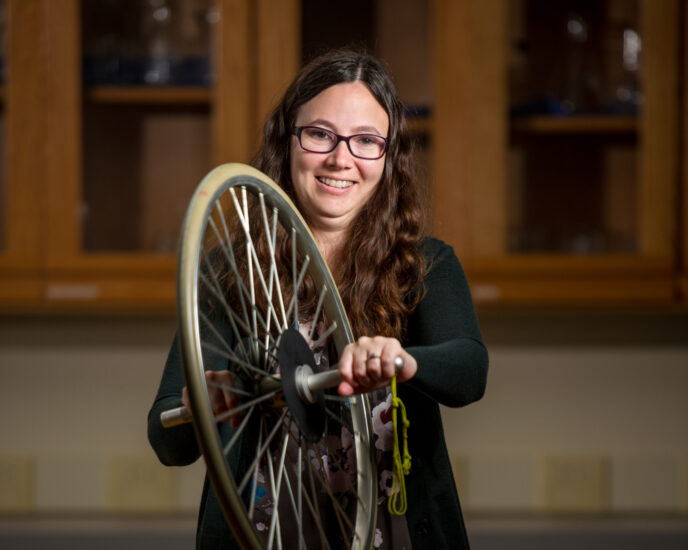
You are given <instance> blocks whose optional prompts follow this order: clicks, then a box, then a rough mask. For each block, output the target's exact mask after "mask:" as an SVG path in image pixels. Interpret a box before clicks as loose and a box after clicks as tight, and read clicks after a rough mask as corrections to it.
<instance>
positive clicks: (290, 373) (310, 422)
mask: <svg viewBox="0 0 688 550" xmlns="http://www.w3.org/2000/svg"><path fill="white" fill-rule="evenodd" d="M277 357H278V359H279V366H280V374H281V376H282V390H283V391H284V398H285V399H286V400H287V405H289V410H290V411H291V414H292V416H293V417H294V420H295V421H296V425H297V426H298V427H299V430H301V433H302V434H303V436H304V437H305V438H306V440H307V441H310V442H311V443H316V442H317V441H319V440H320V438H321V437H322V434H323V432H324V431H325V411H324V410H323V409H324V407H325V399H324V398H323V393H322V391H319V392H318V393H317V399H316V401H315V403H308V402H307V401H305V400H303V399H301V397H300V396H299V393H298V390H297V388H296V369H297V368H298V367H299V366H301V365H308V366H309V367H310V368H311V369H312V370H313V372H314V373H315V372H318V368H317V367H316V366H315V357H313V352H312V351H311V349H310V348H309V347H308V344H307V343H306V340H304V338H303V336H301V333H300V332H299V331H298V330H296V329H293V328H290V329H287V330H285V331H284V332H283V333H282V336H281V339H280V345H279V352H278V354H277Z"/></svg>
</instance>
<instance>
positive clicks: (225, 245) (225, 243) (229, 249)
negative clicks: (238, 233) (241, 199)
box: [209, 200, 249, 326]
mask: <svg viewBox="0 0 688 550" xmlns="http://www.w3.org/2000/svg"><path fill="white" fill-rule="evenodd" d="M215 205H216V210H217V212H218V216H219V218H220V221H221V222H222V230H223V233H224V236H225V239H224V240H223V239H222V237H221V236H220V232H219V231H218V229H217V226H216V225H215V221H214V220H213V218H212V217H210V218H209V222H210V226H211V228H212V230H213V232H214V233H215V236H216V237H217V239H218V241H219V242H220V246H221V247H222V250H223V252H224V254H225V259H226V260H227V263H228V264H229V265H230V267H231V268H232V271H233V272H234V281H235V283H236V284H237V286H238V287H239V292H238V294H239V296H238V298H239V303H240V304H241V311H242V313H243V316H244V322H245V324H246V325H247V326H248V324H249V320H248V311H247V309H246V301H245V299H244V294H248V291H247V289H246V287H245V285H244V281H243V279H242V278H241V275H240V274H239V268H238V267H237V264H236V259H235V258H234V247H233V245H232V239H231V237H230V236H229V229H228V227H227V221H226V220H225V216H224V213H223V212H222V208H221V207H220V201H219V200H218V201H217V202H216V203H215Z"/></svg>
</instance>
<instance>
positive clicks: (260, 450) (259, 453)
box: [238, 407, 288, 494]
mask: <svg viewBox="0 0 688 550" xmlns="http://www.w3.org/2000/svg"><path fill="white" fill-rule="evenodd" d="M287 411H288V409H287V408H286V407H285V408H284V411H282V415H281V416H280V417H279V419H278V420H277V422H275V427H274V428H273V429H272V431H271V432H270V435H269V436H268V438H267V440H266V441H265V443H264V444H263V446H262V447H261V446H260V445H259V448H258V450H257V452H256V456H255V458H254V459H253V462H252V463H251V466H250V467H249V471H250V470H252V469H253V467H254V465H255V464H258V463H259V462H260V459H261V458H262V457H263V454H264V453H265V449H267V447H268V445H270V442H271V441H272V440H273V439H274V437H275V435H276V434H277V430H278V429H279V428H280V427H281V425H282V419H283V418H284V417H285V415H286V414H287ZM249 477H250V476H248V475H245V476H244V479H242V480H241V483H240V484H239V488H238V492H239V494H241V493H243V492H244V489H245V488H246V483H247V482H248V479H249Z"/></svg>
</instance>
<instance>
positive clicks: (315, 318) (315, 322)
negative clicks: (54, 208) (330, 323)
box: [308, 285, 327, 342]
mask: <svg viewBox="0 0 688 550" xmlns="http://www.w3.org/2000/svg"><path fill="white" fill-rule="evenodd" d="M325 294H327V285H323V287H322V289H321V290H320V296H319V297H318V305H317V306H316V307H315V315H314V316H313V325H312V326H311V330H310V332H309V333H308V340H309V341H311V342H312V341H313V334H314V333H315V328H316V327H317V326H318V317H319V316H320V309H321V308H322V304H323V300H324V299H325Z"/></svg>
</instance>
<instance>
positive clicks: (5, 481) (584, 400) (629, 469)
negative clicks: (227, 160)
mask: <svg viewBox="0 0 688 550" xmlns="http://www.w3.org/2000/svg"><path fill="white" fill-rule="evenodd" d="M481 324H482V328H483V332H484V336H485V339H486V341H487V343H488V348H489V350H490V355H491V367H490V374H489V381H488V390H487V393H486V396H485V398H484V399H483V400H482V401H481V402H479V403H477V404H474V405H471V406H470V407H467V408H465V409H457V410H445V411H444V419H445V431H446V437H447V444H448V447H449V449H450V451H451V453H452V456H453V458H454V464H455V472H456V476H457V483H458V484H459V487H460V492H461V496H462V501H463V505H464V508H465V509H466V511H467V515H468V517H469V525H470V524H471V522H473V523H472V524H473V525H475V528H476V533H477V536H480V533H483V534H484V533H486V532H492V531H491V529H492V527H491V526H492V525H493V524H494V523H488V524H486V523H485V521H486V518H487V519H489V520H490V521H492V520H493V519H494V518H501V521H502V523H503V522H504V521H507V520H509V521H511V520H513V518H516V519H518V518H522V519H523V520H524V521H526V520H527V521H531V525H532V521H533V518H536V519H537V521H542V520H543V518H544V519H545V520H546V519H547V518H551V520H552V521H555V520H556V521H559V520H561V518H562V517H563V518H572V520H573V521H576V520H580V519H581V517H584V518H588V519H589V518H593V519H596V520H597V519H599V520H605V518H606V520H608V522H609V521H612V520H613V519H614V518H617V519H618V518H619V517H631V518H636V519H646V518H650V519H652V518H654V519H657V518H668V519H669V520H671V521H672V522H673V523H672V525H673V526H676V525H678V526H679V527H680V529H682V530H683V531H685V532H686V533H688V527H686V521H687V520H688V430H686V429H685V419H686V418H688V339H687V338H686V335H687V334H688V316H686V315H684V314H672V313H658V314H649V313H644V314H639V313H632V314H628V313H623V312H617V313H607V314H591V313H588V314H578V315H574V314H571V313H562V314H556V313H552V312H546V313H544V312H540V313H531V314H523V313H508V312H507V313H505V312H502V313H495V312H483V313H481ZM173 332H174V319H172V318H118V319H112V318H104V317H103V318H101V317H93V318H87V319H85V318H67V319H65V318H56V319H51V318H41V319H33V318H12V319H2V320H0V418H1V419H2V420H1V421H0V422H1V425H2V429H1V432H2V437H0V533H2V532H3V531H4V532H5V533H6V534H7V533H8V532H10V531H11V530H12V529H15V531H16V529H20V530H21V526H22V525H28V526H30V527H31V526H32V527H31V528H32V529H33V528H34V527H35V526H36V525H37V524H41V522H42V524H45V521H48V520H49V518H54V517H63V518H64V517H68V518H70V519H71V520H75V519H77V520H78V519H80V518H81V519H84V518H85V519H88V518H91V519H94V518H99V519H98V521H102V520H103V518H105V519H108V518H111V519H112V518H114V519H115V520H117V519H118V518H119V519H120V520H122V518H124V519H127V521H130V522H131V521H134V522H135V523H136V522H140V521H141V520H142V518H143V519H145V518H149V519H150V520H151V521H153V520H154V519H156V518H157V519H159V518H161V517H162V518H168V517H169V518H172V519H173V523H174V524H175V525H177V528H180V526H184V529H187V530H188V532H187V534H188V535H189V536H190V534H191V533H192V532H193V529H194V522H193V519H194V516H195V513H196V509H197V503H198V499H199V494H200V484H201V480H202V476H203V467H202V464H200V463H199V464H197V465H195V466H193V467H190V468H185V469H170V468H164V467H162V466H160V465H158V464H157V463H156V461H155V458H154V457H153V454H152V451H151V450H150V448H149V446H148V442H147V440H146V415H147V412H148V408H149V406H150V403H151V401H152V398H153V395H154V393H155V391H156V388H157V383H158V380H159V377H160V374H161V368H162V364H163V363H164V360H165V356H166V354H167V349H168V346H169V343H170V340H171V338H172V334H173ZM410 420H411V421H412V422H420V421H422V420H421V419H413V418H411V419H410ZM581 513H582V514H583V516H581ZM629 515H630V516H629ZM46 518H48V519H46ZM471 518H473V519H471ZM509 518H511V519H509ZM39 520H40V521H39ZM77 523H78V522H77ZM136 524H137V525H138V523H136ZM108 525H110V527H112V525H111V524H108ZM127 525H129V527H126V528H127V529H129V528H130V527H131V525H130V523H127ZM8 529H9V530H10V531H8ZM75 529H76V527H75ZM13 532H14V531H13Z"/></svg>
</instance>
